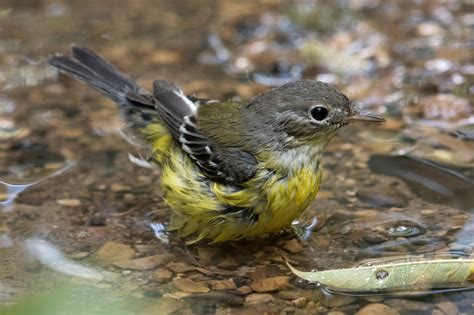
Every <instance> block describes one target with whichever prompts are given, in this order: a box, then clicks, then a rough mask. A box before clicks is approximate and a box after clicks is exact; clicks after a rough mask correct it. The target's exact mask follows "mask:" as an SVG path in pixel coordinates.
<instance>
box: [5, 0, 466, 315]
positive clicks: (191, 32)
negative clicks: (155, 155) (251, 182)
mask: <svg viewBox="0 0 474 315" xmlns="http://www.w3.org/2000/svg"><path fill="white" fill-rule="evenodd" d="M325 3H327V2H323V1H320V2H319V1H314V2H312V1H309V2H305V3H304V4H291V5H289V4H283V3H276V2H270V1H254V2H251V3H250V2H249V3H247V2H237V1H235V2H234V1H199V2H198V1H186V2H176V1H151V0H140V1H115V0H107V1H97V2H96V3H93V2H92V1H86V2H84V1H36V2H35V3H34V4H32V3H30V1H8V0H7V1H2V2H1V3H0V52H1V53H0V207H1V208H0V266H1V269H0V305H1V306H0V310H5V311H6V309H2V307H9V308H8V312H10V313H11V314H39V313H41V312H43V313H44V314H66V313H70V311H71V310H74V313H76V314H83V313H84V314H107V313H110V314H168V313H172V312H176V313H178V314H181V313H184V314H192V313H195V314H214V313H216V314H224V313H230V314H234V313H240V312H242V313H245V314H254V313H255V314H257V313H264V312H267V313H280V312H283V313H284V314H305V313H326V312H328V311H340V312H342V313H345V314H352V313H355V312H357V311H359V310H362V311H361V312H363V311H364V310H363V309H364V308H365V311H367V307H375V308H376V310H378V311H379V312H382V311H386V312H387V311H388V308H389V309H390V310H391V311H394V312H399V313H401V314H456V312H461V313H465V314H469V313H472V309H473V303H474V294H473V292H472V291H463V292H458V291H453V292H445V293H440V292H438V293H433V292H432V293H431V294H430V293H429V292H428V294H424V295H421V296H413V295H414V294H413V293H416V292H413V291H410V290H407V292H406V294H402V295H400V294H399V295H397V296H391V295H390V294H389V295H385V296H358V297H351V296H342V295H337V294H335V295H328V294H327V293H324V292H323V291H321V290H320V288H318V287H316V286H314V285H313V284H308V283H304V282H303V281H301V280H299V279H296V278H295V277H294V276H292V275H291V273H290V272H289V269H288V267H287V266H286V265H285V263H284V258H285V259H287V260H288V261H289V262H290V263H292V264H293V265H295V266H296V267H298V268H299V269H302V270H311V269H317V270H326V269H332V268H342V267H351V266H356V265H357V264H359V263H361V262H363V261H365V260H366V259H369V258H370V259H386V258H387V257H396V256H400V255H403V256H412V255H415V256H416V255H417V254H429V255H433V256H434V257H441V256H443V257H445V256H446V255H452V256H453V257H460V256H462V257H471V258H474V256H473V255H474V254H473V247H474V237H473V235H474V220H473V215H474V211H472V210H473V209H474V204H473V199H472V198H473V197H472V195H471V194H470V192H472V191H473V189H474V187H473V186H474V185H473V181H474V154H473V152H474V142H473V141H472V133H473V131H474V109H473V105H474V104H473V103H472V94H473V93H474V85H473V82H474V68H473V61H474V60H473V58H472V48H473V47H472V42H469V38H470V37H469V36H470V35H472V27H473V26H474V14H473V13H472V12H474V7H473V5H472V4H468V3H467V2H462V1H459V2H456V1H447V2H446V1H439V2H438V1H428V0H426V1H418V2H417V3H416V4H413V3H412V2H411V1H404V2H402V1H400V2H383V1H370V0H364V1H339V2H337V5H336V4H334V5H332V6H330V5H328V4H325ZM71 43H79V44H85V45H87V46H89V47H91V48H93V49H94V50H97V51H98V52H100V53H101V54H102V55H104V56H106V57H107V58H108V59H109V60H111V61H112V62H113V63H115V64H117V65H118V67H119V68H120V69H123V70H124V72H126V73H128V74H130V75H131V76H133V77H136V78H138V79H139V81H140V83H143V85H145V86H147V87H151V84H152V81H153V80H154V79H164V78H166V79H168V80H173V81H176V82H179V83H180V84H181V85H182V86H183V88H184V89H185V91H186V92H187V93H189V94H193V93H195V94H196V96H198V97H203V98H207V97H209V98H213V99H220V98H241V99H248V98H250V97H251V96H252V95H254V94H256V93H258V92H260V91H263V90H265V89H267V88H268V85H272V84H281V83H284V82H287V81H289V80H296V79H299V78H316V79H318V80H324V81H327V82H330V83H333V84H335V85H337V86H338V87H339V88H340V89H341V90H343V91H344V92H345V93H346V94H347V95H348V96H349V97H350V98H351V99H353V100H354V101H356V102H357V103H358V104H359V106H360V107H363V108H367V109H370V110H374V111H377V112H379V113H381V114H383V115H385V116H386V118H387V123H385V124H382V125H377V126H364V125H363V126H354V127H350V128H349V129H347V130H344V131H342V132H341V134H340V135H339V136H338V137H337V138H336V139H335V140H334V141H333V142H332V143H331V145H330V146H329V147H328V149H327V152H326V154H325V158H324V165H325V166H324V169H325V174H324V181H323V185H322V188H321V191H320V192H319V194H318V197H317V198H316V200H315V202H314V203H313V204H312V205H311V206H310V208H309V209H308V210H307V212H305V214H304V216H303V217H302V218H301V219H300V221H301V222H302V223H307V225H310V224H312V228H313V233H312V234H310V236H309V238H308V239H306V240H304V241H301V242H300V241H298V240H297V239H295V237H294V236H292V235H287V234H285V235H275V236H271V237H269V238H266V239H258V240H254V241H244V242H237V243H229V244H223V245H212V246H211V245H205V244H200V245H192V246H186V245H184V242H183V241H182V240H179V239H176V237H173V236H172V235H171V236H169V237H167V235H164V236H163V235H160V237H162V239H160V240H159V239H157V237H156V235H155V234H156V232H157V231H156V229H155V230H153V229H152V228H151V227H150V224H151V223H152V222H155V223H156V222H158V223H160V222H164V223H166V218H167V216H168V209H167V207H166V205H165V204H164V202H163V200H162V199H161V197H160V196H161V194H160V190H159V185H158V184H159V173H160V171H159V170H155V169H154V170H150V169H146V168H143V167H140V166H138V165H135V164H134V163H132V162H131V161H130V158H129V154H130V153H131V154H133V155H135V156H137V155H138V154H139V152H137V149H136V148H134V147H133V146H131V145H130V144H128V143H127V142H126V141H125V140H124V139H123V138H122V137H121V136H120V134H119V132H118V129H119V126H120V122H119V121H118V119H117V118H116V109H115V105H114V104H112V103H111V102H110V101H109V100H106V99H105V98H103V97H101V96H100V95H98V94H97V93H95V92H94V91H92V90H90V89H88V88H86V87H84V86H83V85H81V84H78V83H77V82H74V81H72V80H70V79H68V78H65V77H63V76H60V77H59V79H58V80H57V73H56V72H55V71H54V70H53V69H51V68H50V67H48V66H47V65H45V63H44V60H45V59H46V58H47V56H50V55H52V54H54V53H56V52H66V51H67V50H68V48H69V45H70V44H71ZM313 218H316V219H317V220H313ZM154 227H156V225H154ZM163 237H167V242H168V243H167V242H166V241H164V240H163ZM110 242H113V243H110ZM104 244H105V245H104ZM142 257H143V258H144V259H142V260H138V261H137V260H134V261H133V263H131V262H130V261H129V260H130V259H132V258H142ZM150 257H151V258H150ZM282 257H284V258H282ZM127 259H128V260H127ZM124 260H125V261H127V264H124V263H123V261H124ZM268 279H271V281H267V280H268ZM425 293H426V292H425ZM37 294H40V295H37ZM177 299H178V300H177ZM65 301H66V302H65ZM369 304H370V305H369ZM372 304H377V305H375V306H374V305H372ZM380 304H384V305H385V306H381V305H380ZM384 307H385V308H384ZM43 308H44V309H43ZM10 313H8V314H10Z"/></svg>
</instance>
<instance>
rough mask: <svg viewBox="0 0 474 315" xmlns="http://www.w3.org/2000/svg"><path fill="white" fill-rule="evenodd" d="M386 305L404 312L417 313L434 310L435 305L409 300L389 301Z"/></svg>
mask: <svg viewBox="0 0 474 315" xmlns="http://www.w3.org/2000/svg"><path fill="white" fill-rule="evenodd" d="M385 304H387V305H388V306H390V307H393V308H394V309H397V310H399V311H402V312H407V311H416V312H427V311H429V310H431V309H433V307H434V306H433V304H431V303H425V302H420V301H415V300H407V299H388V300H385Z"/></svg>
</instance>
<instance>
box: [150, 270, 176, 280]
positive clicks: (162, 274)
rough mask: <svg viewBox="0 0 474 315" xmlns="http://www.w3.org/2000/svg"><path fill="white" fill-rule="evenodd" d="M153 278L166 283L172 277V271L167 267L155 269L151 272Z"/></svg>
mask: <svg viewBox="0 0 474 315" xmlns="http://www.w3.org/2000/svg"><path fill="white" fill-rule="evenodd" d="M153 276H154V278H155V280H156V281H157V282H159V283H167V282H170V281H171V278H173V273H172V272H171V271H169V270H168V269H156V270H155V272H154V273H153Z"/></svg>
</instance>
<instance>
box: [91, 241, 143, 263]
mask: <svg viewBox="0 0 474 315" xmlns="http://www.w3.org/2000/svg"><path fill="white" fill-rule="evenodd" d="M96 254H97V258H98V259H99V260H100V261H102V262H106V263H112V262H114V261H119V260H126V259H132V258H133V257H135V251H134V250H133V249H132V247H130V246H129V245H125V244H121V243H116V242H107V243H105V244H104V245H102V247H101V248H99V250H98V251H97V253H96Z"/></svg>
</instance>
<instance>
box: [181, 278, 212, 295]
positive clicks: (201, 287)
mask: <svg viewBox="0 0 474 315" xmlns="http://www.w3.org/2000/svg"><path fill="white" fill-rule="evenodd" d="M172 285H173V286H174V287H175V288H176V289H178V290H181V291H183V292H186V293H206V292H209V287H208V286H207V285H206V283H204V282H194V281H192V280H190V279H185V278H175V279H173V282H172Z"/></svg>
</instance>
